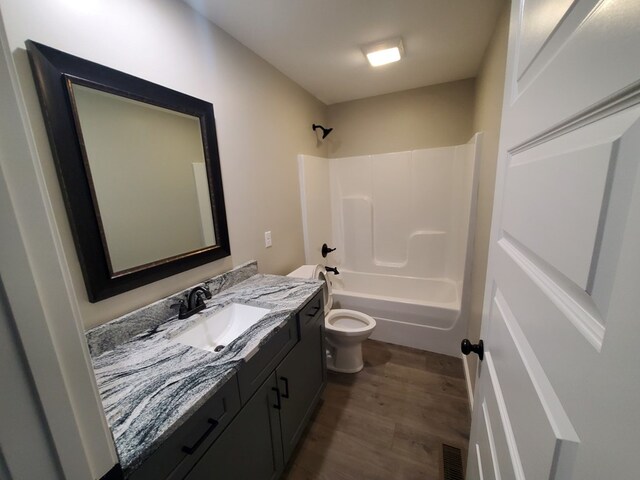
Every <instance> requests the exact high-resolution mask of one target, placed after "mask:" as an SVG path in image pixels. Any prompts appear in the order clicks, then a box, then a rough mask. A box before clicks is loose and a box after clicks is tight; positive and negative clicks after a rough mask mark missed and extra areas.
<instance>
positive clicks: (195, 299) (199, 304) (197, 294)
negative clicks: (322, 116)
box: [187, 287, 211, 311]
mask: <svg viewBox="0 0 640 480" xmlns="http://www.w3.org/2000/svg"><path fill="white" fill-rule="evenodd" d="M202 297H204V298H206V299H207V300H209V299H210V298H211V292H210V291H209V289H208V288H205V287H195V288H194V289H192V290H191V291H190V292H189V297H187V308H188V309H189V310H190V311H191V310H193V309H195V308H200V310H202V309H203V308H204V307H205V306H206V305H205V303H204V299H203V298H202Z"/></svg>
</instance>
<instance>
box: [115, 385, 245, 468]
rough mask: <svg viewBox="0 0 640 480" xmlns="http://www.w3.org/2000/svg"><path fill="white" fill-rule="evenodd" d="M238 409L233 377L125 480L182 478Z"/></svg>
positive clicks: (237, 397)
mask: <svg viewBox="0 0 640 480" xmlns="http://www.w3.org/2000/svg"><path fill="white" fill-rule="evenodd" d="M239 410H240V393H239V390H238V382H237V378H236V376H235V375H234V376H233V377H231V378H230V379H229V380H228V381H227V382H226V383H225V384H224V385H223V386H222V387H221V388H220V389H219V390H218V391H217V392H216V393H214V394H213V396H212V397H211V398H210V399H208V400H207V401H206V402H205V403H204V405H202V407H200V408H199V409H198V410H197V411H196V412H195V413H193V414H192V415H191V417H190V418H189V419H188V420H187V421H186V422H185V423H184V424H182V425H181V426H180V427H178V429H177V430H176V431H175V432H173V433H172V434H171V436H170V437H169V438H167V439H166V440H165V441H164V442H163V443H162V444H161V445H160V447H159V448H158V450H156V451H155V452H154V453H153V454H152V455H151V456H150V457H149V458H148V459H147V460H145V461H144V462H143V463H142V465H140V467H139V468H138V469H136V470H135V471H134V472H133V473H132V474H131V475H130V476H129V477H128V478H129V479H131V480H158V479H160V478H167V479H171V480H173V479H178V478H183V477H184V475H185V474H186V473H187V472H188V471H189V470H190V469H191V468H192V467H193V465H194V464H195V463H196V462H197V461H198V459H199V458H200V457H201V456H202V455H203V454H204V452H205V451H206V450H207V448H208V447H209V446H210V445H211V444H212V443H213V442H214V440H215V439H216V438H217V437H218V436H219V435H220V434H221V433H222V431H223V430H224V429H225V427H226V426H227V425H228V424H229V422H231V420H232V419H233V417H234V416H235V415H236V413H238V411H239Z"/></svg>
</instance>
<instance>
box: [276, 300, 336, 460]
mask: <svg viewBox="0 0 640 480" xmlns="http://www.w3.org/2000/svg"><path fill="white" fill-rule="evenodd" d="M276 374H277V375H278V388H279V389H280V392H282V410H281V412H280V425H281V427H282V446H283V450H284V461H285V463H286V462H287V461H288V460H289V457H290V456H291V452H292V451H293V449H294V448H295V446H296V444H297V443H298V440H299V439H300V436H301V435H302V432H303V430H304V427H305V426H306V424H307V421H308V420H309V418H310V417H311V414H312V413H313V410H314V409H315V407H316V405H317V404H318V401H319V400H320V395H321V394H322V390H323V389H324V386H325V384H326V378H327V373H326V353H325V346H324V315H323V312H322V311H319V312H318V313H317V315H316V316H315V317H314V318H313V319H312V320H310V321H307V320H306V319H303V318H301V321H300V342H298V344H297V345H296V346H295V347H294V348H293V350H291V352H289V355H287V356H286V358H285V359H284V360H283V361H282V363H281V364H280V365H279V366H278V368H277V369H276Z"/></svg>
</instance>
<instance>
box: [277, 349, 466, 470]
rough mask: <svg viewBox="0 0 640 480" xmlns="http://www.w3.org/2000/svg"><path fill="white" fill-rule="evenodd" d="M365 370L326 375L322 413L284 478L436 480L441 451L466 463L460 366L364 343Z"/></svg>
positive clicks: (450, 360)
mask: <svg viewBox="0 0 640 480" xmlns="http://www.w3.org/2000/svg"><path fill="white" fill-rule="evenodd" d="M363 354H364V360H365V367H364V369H363V370H362V371H361V372H360V373H358V374H356V375H346V374H338V373H331V372H329V380H328V383H327V388H326V390H325V393H324V402H323V403H322V404H321V405H320V407H319V408H318V410H317V411H316V413H315V416H314V418H313V419H312V420H311V422H310V425H309V426H308V427H307V430H306V432H305V435H304V436H303V438H302V440H301V441H300V444H299V446H298V448H297V450H296V452H294V454H293V456H292V459H291V461H290V462H289V465H288V468H287V470H286V471H285V473H284V475H283V476H282V478H283V479H287V480H310V479H322V480H342V479H344V480H356V479H357V480H362V479H366V480H376V479H384V480H389V479H421V480H431V479H434V480H438V479H440V478H441V456H442V443H447V444H449V445H452V446H454V447H457V448H460V449H461V450H462V455H463V459H466V457H467V447H468V441H469V427H470V423H471V418H470V413H469V403H468V399H467V391H466V385H465V380H464V372H463V367H462V361H461V360H459V359H457V358H453V357H448V356H446V355H439V354H436V353H430V352H423V351H421V350H416V349H412V348H407V347H400V346H397V345H391V344H388V343H382V342H377V341H373V340H367V341H366V342H365V343H364V344H363Z"/></svg>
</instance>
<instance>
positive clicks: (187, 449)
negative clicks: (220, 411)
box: [182, 418, 218, 455]
mask: <svg viewBox="0 0 640 480" xmlns="http://www.w3.org/2000/svg"><path fill="white" fill-rule="evenodd" d="M207 422H208V423H209V428H207V431H206V432H204V433H203V434H202V436H201V437H200V438H199V439H198V441H197V442H196V443H194V444H193V446H192V447H187V446H186V445H185V446H184V447H182V451H183V452H184V453H186V454H188V455H193V454H194V452H195V451H196V450H197V449H198V447H199V446H200V445H202V442H204V441H205V439H206V438H207V437H208V436H209V435H211V432H213V431H214V430H215V428H216V427H217V426H218V421H217V420H216V419H215V418H209V419H208V420H207Z"/></svg>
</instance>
